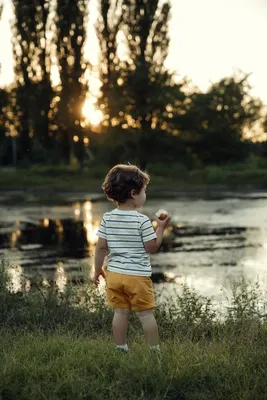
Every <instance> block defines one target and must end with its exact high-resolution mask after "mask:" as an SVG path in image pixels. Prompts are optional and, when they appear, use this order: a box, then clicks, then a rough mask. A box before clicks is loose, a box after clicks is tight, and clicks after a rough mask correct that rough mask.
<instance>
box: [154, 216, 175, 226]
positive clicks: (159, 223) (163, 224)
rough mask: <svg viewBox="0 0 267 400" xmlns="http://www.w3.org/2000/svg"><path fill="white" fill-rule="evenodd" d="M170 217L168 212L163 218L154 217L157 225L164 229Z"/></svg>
mask: <svg viewBox="0 0 267 400" xmlns="http://www.w3.org/2000/svg"><path fill="white" fill-rule="evenodd" d="M171 219H172V216H171V214H170V213H168V214H166V215H165V218H164V219H159V218H158V217H156V221H157V224H158V227H159V228H162V229H165V228H166V227H167V226H168V224H169V223H170V221H171Z"/></svg>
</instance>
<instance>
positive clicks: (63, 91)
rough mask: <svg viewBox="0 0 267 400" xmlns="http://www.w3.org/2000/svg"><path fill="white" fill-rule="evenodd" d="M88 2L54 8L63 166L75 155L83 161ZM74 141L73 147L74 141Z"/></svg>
mask: <svg viewBox="0 0 267 400" xmlns="http://www.w3.org/2000/svg"><path fill="white" fill-rule="evenodd" d="M88 3H89V0H77V1H72V0H58V1H57V7H56V37H55V43H56V49H57V60H58V67H59V75H60V93H59V95H60V101H59V103H58V114H57V122H58V125H59V143H60V148H61V152H62V155H63V157H64V159H65V162H66V163H69V162H70V159H71V155H72V154H73V153H75V154H76V156H77V157H78V159H79V160H80V163H81V165H83V161H84V141H83V139H84V133H83V132H84V128H83V126H82V125H83V120H84V117H83V115H82V107H83V105H84V101H85V98H86V93H87V90H88V82H87V79H86V76H85V72H86V70H87V68H88V62H87V61H86V60H85V58H84V43H85V40H86V23H87V20H88ZM75 136H76V137H77V139H76V140H77V142H76V145H75V146H74V144H75V142H74V141H73V138H74V137H75Z"/></svg>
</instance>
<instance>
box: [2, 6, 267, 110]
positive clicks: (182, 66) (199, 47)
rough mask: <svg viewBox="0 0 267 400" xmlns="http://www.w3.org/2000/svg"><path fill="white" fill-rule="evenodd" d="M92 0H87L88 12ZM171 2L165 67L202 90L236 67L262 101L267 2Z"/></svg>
mask: <svg viewBox="0 0 267 400" xmlns="http://www.w3.org/2000/svg"><path fill="white" fill-rule="evenodd" d="M96 1H97V0H92V5H91V8H92V10H95V3H96ZM3 2H4V12H3V15H2V21H1V23H0V38H1V39H0V64H1V72H0V85H3V84H5V83H10V82H11V81H12V79H13V72H12V50H11V32H10V23H9V20H10V18H11V15H12V14H11V5H10V3H11V0H3ZM171 4H172V17H171V20H170V25H169V27H170V30H169V32H170V38H171V41H170V49H169V56H168V58H167V60H166V65H167V67H168V68H170V69H171V70H173V71H175V72H176V73H177V74H178V76H179V77H181V78H183V77H184V76H187V77H189V78H190V79H191V80H192V82H193V83H194V84H195V85H197V86H198V87H199V88H200V89H201V90H203V91H205V90H207V89H208V87H209V86H210V85H211V83H212V82H217V81H218V80H219V79H221V78H223V77H226V76H230V75H232V74H233V73H234V72H235V71H238V70H242V71H244V72H246V73H251V76H250V79H249V81H250V83H251V85H252V87H253V90H252V94H253V95H254V96H257V97H260V98H261V99H262V100H263V102H264V103H265V104H267V76H266V75H267V57H266V55H265V52H266V38H267V0H171ZM93 13H94V11H92V14H93ZM92 19H94V16H93V18H92ZM90 42H91V41H90ZM91 43H92V42H91ZM87 50H88V51H89V48H88V49H87ZM91 50H92V49H91V48H90V51H91ZM91 52H92V51H91Z"/></svg>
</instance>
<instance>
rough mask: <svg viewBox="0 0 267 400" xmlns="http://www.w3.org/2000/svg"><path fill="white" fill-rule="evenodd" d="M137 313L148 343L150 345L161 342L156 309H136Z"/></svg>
mask: <svg viewBox="0 0 267 400" xmlns="http://www.w3.org/2000/svg"><path fill="white" fill-rule="evenodd" d="M136 315H137V317H138V318H139V320H140V322H141V324H142V327H143V330H144V333H145V337H146V340H147V343H148V344H149V345H150V346H157V345H158V344H159V332H158V324H157V321H156V319H155V317H154V310H153V309H150V310H145V311H136Z"/></svg>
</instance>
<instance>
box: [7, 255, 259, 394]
mask: <svg viewBox="0 0 267 400" xmlns="http://www.w3.org/2000/svg"><path fill="white" fill-rule="evenodd" d="M9 285H10V281H9V278H8V275H7V272H6V265H5V264H4V263H2V264H0V335H1V341H0V356H1V363H0V399H1V400H7V399H8V400H17V399H18V400H24V399H25V400H35V399H36V400H39V399H49V400H52V399H53V400H56V399H62V400H63V399H64V400H65V399H75V400H79V399H92V400H98V399H99V400H100V399H101V400H102V399H107V400H113V399H114V400H115V399H118V400H125V399H130V400H131V399H148V400H149V399H151V400H152V399H153V400H156V399H158V400H161V399H173V400H174V399H185V400H187V399H188V400H202V399H203V400H209V399H210V400H217V399H222V400H225V399H227V400H228V399H229V400H230V399H231V400H235V399H236V400H243V399H244V400H245V399H246V400H266V398H267V363H266V360H267V314H266V305H267V303H266V297H264V294H263V292H262V290H260V288H259V285H258V284H255V285H251V284H248V283H246V282H244V281H241V282H238V283H236V284H235V285H233V286H232V294H231V296H230V298H229V306H228V308H227V309H226V310H225V312H224V314H223V315H222V313H221V312H220V310H216V309H215V307H214V304H213V300H212V299H211V298H207V297H202V296H200V295H198V294H197V293H196V292H195V291H194V290H193V289H190V288H189V287H187V286H184V287H183V291H182V293H181V294H178V293H176V295H173V296H172V298H171V299H170V300H168V301H166V302H165V303H164V304H161V306H160V307H158V308H157V310H156V317H157V320H158V323H159V329H160V337H161V348H162V357H161V360H160V359H159V358H158V357H157V355H156V354H154V353H152V354H151V353H150V352H149V351H148V348H147V346H146V345H145V344H144V339H143V333H142V330H141V328H140V324H139V322H138V321H137V318H136V317H135V316H134V315H132V316H131V320H130V329H129V335H128V344H129V346H130V348H131V352H130V353H129V354H125V353H118V352H116V351H115V349H114V344H113V342H112V336H111V321H112V312H111V310H110V309H109V308H108V307H107V306H106V299H105V295H104V294H103V293H101V292H100V291H99V290H98V289H97V288H95V287H93V286H92V285H91V284H90V282H87V283H85V284H84V285H80V286H75V287H74V286H67V287H66V288H65V291H64V292H63V293H61V292H59V291H58V289H57V287H56V286H50V287H48V288H45V287H44V286H43V284H42V280H41V279H39V280H36V281H35V282H33V283H32V289H31V291H29V292H25V291H22V292H18V293H12V292H10V290H9V288H10V286H9Z"/></svg>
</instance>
